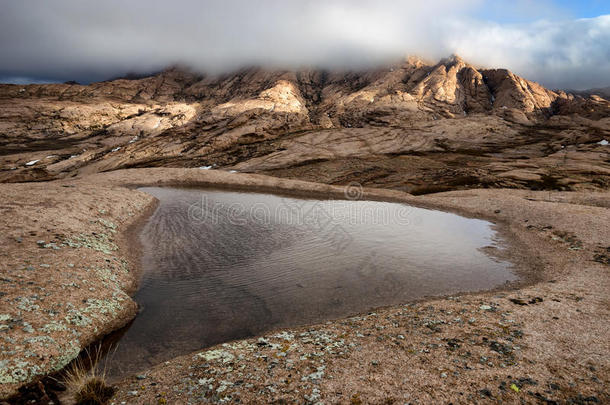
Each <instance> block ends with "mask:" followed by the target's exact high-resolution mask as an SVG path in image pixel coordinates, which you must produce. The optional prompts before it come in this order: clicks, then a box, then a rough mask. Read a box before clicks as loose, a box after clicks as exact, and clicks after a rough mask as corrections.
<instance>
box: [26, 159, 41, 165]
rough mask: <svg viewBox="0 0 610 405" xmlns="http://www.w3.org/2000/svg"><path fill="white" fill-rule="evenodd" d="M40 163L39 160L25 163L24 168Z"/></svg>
mask: <svg viewBox="0 0 610 405" xmlns="http://www.w3.org/2000/svg"><path fill="white" fill-rule="evenodd" d="M38 162H40V159H37V160H32V161H31V162H27V163H26V164H25V165H26V166H34V165H35V164H36V163H38Z"/></svg>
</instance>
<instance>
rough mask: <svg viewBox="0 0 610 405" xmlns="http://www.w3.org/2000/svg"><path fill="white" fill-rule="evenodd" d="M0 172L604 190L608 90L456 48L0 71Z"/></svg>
mask: <svg viewBox="0 0 610 405" xmlns="http://www.w3.org/2000/svg"><path fill="white" fill-rule="evenodd" d="M0 134H1V137H0V181H5V182H19V181H32V180H48V179H55V178H64V177H71V176H77V175H82V174H88V173H95V172H101V171H109V170H116V169H122V168H131V167H161V166H162V167H201V166H204V167H211V168H220V169H226V170H239V171H247V172H262V173H267V174H271V175H275V176H285V177H291V178H301V179H305V180H315V181H324V182H327V183H331V184H346V183H348V182H350V181H358V182H361V183H363V184H364V185H367V186H382V187H390V188H395V189H400V190H403V191H408V192H412V193H428V192H434V191H442V190H451V189H463V188H473V187H514V188H534V189H559V190H579V189H607V188H608V186H609V184H610V181H609V170H610V165H609V162H608V159H609V153H608V152H609V149H608V146H607V145H604V144H600V143H599V142H602V141H603V140H607V139H609V138H610V102H609V101H608V100H607V99H604V98H602V97H601V96H599V95H591V96H588V97H582V96H580V95H574V94H567V93H565V92H562V91H550V90H547V89H545V88H544V87H542V86H541V85H539V84H537V83H534V82H531V81H528V80H526V79H524V78H521V77H519V76H516V75H515V74H513V73H511V72H509V71H507V70H505V69H493V70H490V69H479V68H477V67H474V66H472V65H470V64H468V63H467V62H466V61H464V60H462V59H461V58H459V57H458V56H453V57H451V58H448V59H444V60H441V61H440V62H439V63H437V64H428V63H426V62H424V61H422V60H420V59H417V58H409V59H407V60H405V61H403V62H401V63H396V64H394V65H392V66H387V67H380V68H378V69H372V70H368V71H360V72H340V71H332V72H328V71H315V70H310V71H268V70H262V69H257V68H249V69H243V70H241V71H238V72H234V73H231V74H226V75H223V76H214V77H212V76H209V77H208V76H204V75H200V74H196V73H193V72H189V71H188V70H186V69H179V68H172V69H168V70H166V71H164V72H162V73H160V74H158V75H155V76H151V77H147V78H143V79H138V80H125V79H119V80H114V81H109V82H101V83H94V84H91V85H88V86H81V85H76V84H57V85H29V86H18V85H0Z"/></svg>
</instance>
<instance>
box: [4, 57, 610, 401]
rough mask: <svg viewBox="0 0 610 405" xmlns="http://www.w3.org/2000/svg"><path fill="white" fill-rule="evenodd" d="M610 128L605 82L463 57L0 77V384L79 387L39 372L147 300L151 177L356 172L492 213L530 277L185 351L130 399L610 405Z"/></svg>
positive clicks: (329, 194) (285, 185) (55, 366)
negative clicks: (35, 79) (141, 231)
mask: <svg viewBox="0 0 610 405" xmlns="http://www.w3.org/2000/svg"><path fill="white" fill-rule="evenodd" d="M608 140H610V103H609V102H608V101H607V100H606V99H604V98H601V97H599V96H595V95H593V96H590V97H587V98H585V97H581V96H575V95H571V94H566V93H563V92H555V91H550V90H547V89H544V88H543V87H542V86H540V85H538V84H536V83H533V82H529V81H527V80H525V79H522V78H519V77H518V76H515V75H513V74H512V73H510V72H508V71H505V70H489V69H477V68H475V67H473V66H471V65H469V64H467V63H466V62H465V61H463V60H461V59H460V58H459V57H452V58H450V59H447V60H443V61H441V62H439V63H438V64H426V63H424V62H422V61H420V60H416V59H409V60H407V61H405V62H403V63H399V64H396V65H394V66H390V67H384V68H380V69H378V70H374V71H367V72H321V71H303V72H284V71H283V72H269V71H263V70H260V69H247V70H243V71H240V72H237V73H235V74H232V75H226V76H222V77H205V76H202V75H198V74H194V73H190V72H188V71H186V70H182V69H177V68H176V69H170V70H167V71H165V72H163V73H161V74H159V75H156V76H152V77H149V78H144V79H139V80H115V81H110V82H103V83H96V84H92V85H89V86H81V85H74V84H63V85H29V86H17V85H0V180H1V181H3V182H4V183H3V184H0V196H1V198H0V210H1V212H2V215H1V217H0V227H1V228H0V229H2V231H3V232H2V235H3V236H2V242H1V245H2V248H0V272H1V279H0V346H1V349H2V354H1V355H0V398H8V397H11V396H12V399H11V400H10V401H11V402H15V403H19V402H26V401H27V400H28V399H29V398H30V396H31V397H32V398H35V399H36V400H39V401H42V402H44V401H47V402H48V400H50V399H53V398H55V395H57V394H58V393H59V396H60V397H62V396H63V397H62V399H65V394H62V393H61V392H60V391H56V389H57V388H58V387H53V386H54V385H56V384H52V383H50V382H49V381H48V380H44V383H42V384H39V383H38V382H37V381H39V380H40V379H41V378H43V377H44V376H46V375H48V374H51V373H54V372H55V371H58V370H60V369H62V368H63V367H64V366H66V365H67V364H68V363H69V362H70V361H71V360H72V359H74V358H75V357H76V356H77V355H78V353H79V352H80V350H81V349H83V348H85V347H86V346H87V345H89V344H91V343H93V342H95V341H97V340H98V339H99V338H101V337H102V336H104V335H105V334H107V333H109V332H111V331H113V330H116V329H117V328H119V327H121V326H123V325H125V324H126V323H127V322H128V321H129V320H131V319H132V318H133V316H135V314H136V312H137V305H136V304H135V303H134V302H133V300H132V299H131V298H130V294H131V293H133V292H134V291H135V289H136V288H137V283H138V279H139V278H138V275H139V273H140V271H142V269H140V263H139V255H138V248H137V243H136V240H137V239H136V238H135V236H134V235H135V234H136V233H137V230H138V224H139V223H140V222H141V221H142V220H144V219H145V218H146V215H147V214H148V213H150V212H151V210H153V209H154V208H155V202H154V199H153V198H152V197H151V196H150V195H147V194H145V193H142V192H139V191H136V190H135V189H134V188H135V186H137V185H188V186H199V187H206V186H215V187H228V188H235V189H246V190H258V191H267V192H275V193H282V192H284V193H290V194H297V195H304V196H310V197H316V198H344V197H345V190H346V189H345V187H344V186H345V185H351V186H353V183H358V184H359V185H362V186H364V187H365V189H364V190H365V192H364V195H363V196H362V198H365V199H366V198H370V199H380V200H390V201H398V202H405V203H409V204H413V205H417V206H422V207H429V208H436V209H442V210H447V211H451V212H456V213H459V214H462V215H466V216H473V217H477V218H484V219H488V220H490V221H493V222H495V223H497V224H498V227H499V228H500V230H501V231H502V232H503V234H505V235H506V236H507V237H508V238H509V240H510V242H511V243H510V244H511V250H510V251H509V252H510V253H511V255H513V257H511V259H512V261H514V262H515V263H519V264H520V265H521V266H522V267H523V268H524V269H525V270H524V273H523V276H524V278H523V282H522V283H521V284H520V285H518V286H513V287H510V288H507V289H505V290H497V291H492V292H484V293H480V292H479V293H472V294H465V295H462V296H459V297H444V298H439V297H437V298H431V299H430V300H426V301H423V302H416V303H405V305H404V306H399V307H392V308H385V309H380V310H378V311H375V312H373V313H370V314H361V315H359V316H356V317H352V318H348V319H339V320H336V321H332V322H329V323H326V324H322V325H313V326H310V327H304V328H296V329H293V330H283V331H276V332H274V333H270V334H268V335H267V336H263V337H257V338H254V339H247V340H245V341H240V342H231V343H228V344H226V345H221V346H218V347H215V348H211V349H209V350H205V351H202V352H200V353H194V354H192V355H188V356H184V357H180V358H177V359H175V360H172V361H170V362H167V363H164V364H160V365H158V366H157V367H154V368H153V369H151V370H149V371H147V372H145V373H143V374H141V375H138V376H134V377H133V378H130V379H127V380H125V381H123V382H120V383H119V384H118V392H117V393H116V396H115V398H113V401H114V403H117V404H119V403H189V402H198V401H200V402H205V401H226V400H231V401H240V402H252V401H260V402H273V401H275V402H280V403H281V402H293V401H297V402H311V403H317V402H320V401H321V402H325V403H334V402H339V403H393V402H396V403H409V402H411V403H430V402H443V403H450V402H452V403H471V402H475V401H476V402H481V403H485V402H489V403H496V402H499V401H504V402H509V403H519V402H525V403H536V402H541V403H544V402H545V401H546V403H553V401H556V402H558V403H596V402H598V403H604V402H608V401H610V393H609V392H608V386H609V385H608V384H609V382H610V381H609V380H610V373H609V364H608V358H610V357H609V353H610V347H609V345H608V339H607V330H608V327H609V321H610V302H609V297H608V291H609V290H608V288H609V287H610V286H609V278H608V266H609V264H610V233H609V232H610V231H609V230H610V215H609V208H610V192H609V191H608V188H609V186H610V146H609V145H608ZM134 168H135V169H134ZM203 169H206V170H203ZM242 172H246V173H242ZM248 173H257V174H248ZM28 384H30V385H29V386H28V388H27V389H25V390H22V393H21V394H20V395H17V396H14V394H16V393H17V390H18V389H19V388H20V387H23V386H25V385H28ZM55 399H57V398H55Z"/></svg>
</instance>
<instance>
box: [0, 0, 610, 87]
mask: <svg viewBox="0 0 610 405" xmlns="http://www.w3.org/2000/svg"><path fill="white" fill-rule="evenodd" d="M485 3H486V2H485V1H482V0H460V1H449V0H430V1H427V2H425V3H424V2H420V1H405V0H402V1H396V0H394V1H389V0H377V1H370V0H351V1H349V0H336V1H329V0H309V1H298V2H296V1H295V2H291V1H279V0H259V1H252V0H249V1H245V0H221V1H219V0H211V1H206V2H203V1H198V0H180V1H173V2H167V1H161V0H147V1H119V0H105V1H103V2H96V3H92V2H83V1H79V0H54V1H52V2H50V1H43V0H30V1H13V0H0V5H1V7H2V10H3V11H2V13H1V14H0V52H1V55H2V58H0V78H3V79H4V81H6V80H7V79H8V78H13V79H14V78H16V77H18V78H20V79H19V80H20V81H23V80H24V78H36V80H49V81H65V80H77V81H81V82H89V81H93V80H104V79H107V78H110V77H116V76H120V75H124V74H125V73H127V72H153V71H158V70H161V69H163V68H164V67H166V66H168V65H171V64H175V63H181V64H186V65H189V66H191V67H193V68H195V69H199V70H201V71H207V72H220V71H228V70H232V69H236V68H239V67H241V66H244V65H264V66H269V67H290V68H297V67H301V66H315V67H324V68H354V69H357V68H362V67H366V66H370V65H375V64H379V63H383V62H385V61H389V60H396V59H397V58H401V57H404V56H405V55H408V54H414V55H420V56H423V57H425V58H428V59H432V60H436V59H438V58H441V57H445V56H448V55H450V54H451V53H458V54H459V55H461V56H462V57H463V58H464V59H466V60H468V61H470V62H472V63H475V64H478V65H481V66H488V67H506V68H509V69H511V70H513V71H515V72H516V73H518V74H521V75H523V76H525V77H527V78H528V79H532V80H536V81H539V82H541V83H542V84H544V85H546V86H548V87H552V88H574V89H583V88H588V87H600V86H607V85H610V78H609V77H608V73H607V72H609V71H610V15H606V16H600V17H597V18H591V19H579V20H570V19H561V20H558V21H546V20H537V21H536V22H530V23H521V24H506V23H504V24H503V23H494V22H489V21H484V20H483V19H481V18H475V17H474V16H475V15H477V12H478V11H480V9H481V7H485ZM496 4H497V3H496ZM506 4H507V6H506V7H510V3H506ZM26 80H27V79H26Z"/></svg>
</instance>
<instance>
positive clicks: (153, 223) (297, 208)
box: [111, 187, 515, 376]
mask: <svg viewBox="0 0 610 405" xmlns="http://www.w3.org/2000/svg"><path fill="white" fill-rule="evenodd" d="M141 190H143V191H146V192H148V193H150V194H152V195H154V196H155V197H157V198H158V199H159V200H160V204H159V207H158V209H157V210H156V212H155V213H154V214H153V215H152V216H151V218H150V220H149V221H148V223H147V225H146V226H145V228H144V229H143V231H142V233H141V241H142V244H143V246H144V253H143V258H142V262H143V268H144V269H145V273H144V275H143V278H142V281H141V288H140V290H139V291H138V293H137V294H136V296H135V299H136V300H137V302H138V303H139V304H140V305H141V307H142V311H141V313H140V314H139V315H138V317H137V318H136V319H135V321H134V322H133V323H132V324H131V326H130V327H129V329H128V330H127V331H126V333H125V334H124V336H123V337H122V338H121V340H120V344H119V347H118V349H117V352H116V354H115V355H114V356H113V361H112V365H111V373H112V374H114V375H115V376H121V375H125V374H126V373H131V372H136V371H138V370H140V369H143V368H146V367H148V366H150V365H153V364H156V363H159V362H162V361H164V360H167V359H170V358H173V357H175V356H178V355H182V354H186V353H189V352H191V351H194V350H197V349H200V348H202V347H205V346H210V345H213V344H216V343H219V342H223V341H227V340H232V339H237V338H242V337H247V336H251V335H255V334H259V333H262V332H263V331H265V330H269V329H273V328H277V327H282V326H292V325H299V324H304V323H312V322H318V321H323V320H327V319H333V318H338V317H342V316H346V315H350V314H354V313H358V312H365V311H367V310H369V309H371V308H374V307H378V306H384V305H391V304H397V303H401V302H406V301H409V300H413V299H416V298H421V297H424V296H429V295H439V294H451V293H455V292H459V291H470V290H480V289H489V288H493V287H495V286H498V285H499V284H502V283H504V282H506V281H511V280H514V279H515V276H514V275H513V273H511V272H510V270H509V265H508V264H507V263H505V262H500V261H498V260H495V259H493V258H491V257H489V256H487V255H486V254H485V253H483V252H482V251H481V249H480V248H481V247H484V246H489V245H493V244H494V232H493V230H492V229H491V224H490V223H488V222H486V221H481V220H476V219H468V218H464V217H460V216H457V215H453V214H448V213H444V212H440V211H431V210H425V209H419V208H413V207H410V206H407V205H403V204H396V203H385V202H371V201H318V200H301V199H293V198H285V197H279V196H275V195H268V194H255V193H238V192H227V191H201V190H192V189H176V188H154V187H150V188H143V189H141Z"/></svg>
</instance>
